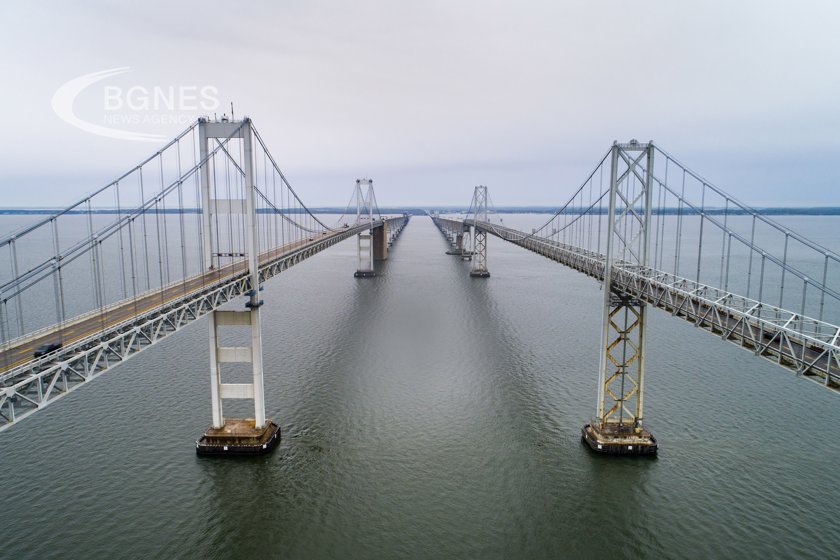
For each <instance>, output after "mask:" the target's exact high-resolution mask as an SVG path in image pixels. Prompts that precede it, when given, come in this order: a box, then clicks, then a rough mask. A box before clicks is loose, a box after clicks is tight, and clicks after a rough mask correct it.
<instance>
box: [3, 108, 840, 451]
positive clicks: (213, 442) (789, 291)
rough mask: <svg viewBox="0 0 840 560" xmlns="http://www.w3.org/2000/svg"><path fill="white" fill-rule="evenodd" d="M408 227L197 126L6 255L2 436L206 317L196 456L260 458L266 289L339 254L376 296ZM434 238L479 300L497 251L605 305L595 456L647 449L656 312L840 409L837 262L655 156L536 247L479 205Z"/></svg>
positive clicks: (234, 130)
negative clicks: (580, 277) (245, 408)
mask: <svg viewBox="0 0 840 560" xmlns="http://www.w3.org/2000/svg"><path fill="white" fill-rule="evenodd" d="M408 219H409V217H408V216H407V215H399V216H383V215H381V213H380V212H379V206H378V203H377V201H376V196H375V192H374V189H373V183H372V181H371V180H369V179H358V180H357V181H356V184H355V185H354V188H353V193H352V195H351V197H350V201H349V202H348V204H347V206H346V208H345V210H344V212H343V214H342V215H340V216H338V217H337V218H336V217H335V216H333V217H332V218H330V219H327V218H326V217H324V216H320V215H318V214H317V213H314V212H313V211H312V210H311V209H310V208H308V207H307V206H306V205H305V204H304V203H303V202H302V201H301V199H300V197H299V196H298V194H297V193H296V191H295V190H294V189H293V188H292V187H291V185H290V184H289V182H288V181H287V180H286V177H285V176H284V175H283V173H282V171H281V170H280V168H279V166H278V164H277V162H276V161H275V159H274V157H273V156H272V154H271V152H270V151H269V150H268V148H267V147H266V144H265V142H264V141H263V139H262V137H261V136H260V134H259V132H258V131H257V129H256V127H255V126H254V124H253V122H252V121H251V120H250V119H243V120H241V121H233V120H229V119H226V118H223V119H221V120H212V121H211V120H209V119H199V120H198V121H197V122H196V123H194V124H192V125H191V126H190V127H188V128H187V129H186V130H185V131H183V132H182V133H181V134H179V135H178V136H177V137H176V138H174V139H173V140H172V141H171V142H169V143H168V144H167V145H165V146H164V147H163V148H161V149H160V150H158V151H157V152H156V153H155V154H153V155H151V156H150V157H149V158H147V159H146V160H144V161H143V162H141V163H140V164H138V165H137V166H135V167H133V168H132V169H130V170H129V171H127V172H126V173H124V174H123V175H121V176H119V177H118V178H117V179H116V180H114V181H112V182H110V183H108V184H106V185H105V186H103V187H102V188H100V189H98V190H96V191H94V192H93V193H92V194H91V195H89V196H87V197H85V198H84V199H82V200H80V201H78V202H76V203H75V204H72V205H70V206H68V207H67V208H64V209H62V210H60V211H57V212H55V213H53V214H51V215H49V216H48V217H45V218H43V219H40V220H36V221H35V222H34V223H32V224H30V225H27V226H26V227H23V228H21V229H20V230H18V231H16V232H15V233H14V234H13V235H9V236H7V237H5V238H3V239H0V252H2V253H4V254H3V255H0V262H4V263H9V266H8V268H3V269H0V430H4V429H8V428H9V427H10V426H13V425H14V424H16V423H17V422H20V421H21V420H23V419H24V418H26V417H28V416H30V415H32V414H35V413H36V412H38V411H40V410H43V409H44V408H45V407H46V406H48V405H49V404H51V403H53V402H54V401H56V400H58V399H59V398H62V397H64V396H66V395H68V394H69V393H71V392H72V391H74V390H75V389H77V388H78V387H81V386H83V385H85V384H87V383H88V382H89V381H91V380H93V379H95V378H97V377H99V376H101V375H102V374H103V373H105V372H107V371H108V370H110V368H112V367H115V366H118V365H119V364H121V363H122V362H124V361H125V360H127V359H129V358H131V357H132V356H134V355H136V354H138V353H140V352H142V351H144V350H147V349H149V348H151V347H152V346H154V345H155V344H156V343H157V342H159V341H160V340H162V339H164V338H166V337H168V336H170V335H172V334H174V333H175V332H177V331H179V330H181V329H182V328H184V327H187V326H188V325H190V324H191V323H193V322H195V321H196V320H197V319H199V318H201V317H204V316H207V317H208V324H209V328H208V339H209V356H210V375H209V381H210V403H211V418H212V423H211V425H210V427H209V428H208V429H207V431H206V432H205V433H204V434H203V436H202V437H201V438H200V439H199V441H198V442H197V444H196V445H197V447H196V449H197V452H199V453H202V454H250V453H262V452H267V451H270V450H271V449H272V448H273V447H274V446H276V444H277V443H278V441H279V437H280V428H279V426H278V424H277V423H275V422H273V421H272V420H271V419H268V418H266V417H265V402H264V393H263V371H262V369H263V366H262V356H263V350H262V339H261V327H260V308H261V306H262V305H263V302H262V300H261V299H260V290H261V289H262V285H263V284H264V283H265V282H266V281H268V280H269V279H270V278H272V277H274V276H276V275H278V274H280V273H281V272H283V271H284V270H286V269H288V268H289V267H291V266H294V265H295V264H297V263H299V262H301V261H303V260H304V259H307V258H310V257H312V256H314V255H316V254H318V253H319V252H321V251H323V250H324V249H326V248H328V247H330V246H332V245H334V244H336V243H339V242H341V241H344V240H347V239H350V238H355V240H356V249H357V251H356V253H357V267H356V270H355V276H356V277H358V278H367V277H371V276H374V275H375V274H376V264H375V263H376V262H377V261H380V260H383V259H386V258H387V256H388V248H389V246H390V245H391V244H392V243H393V242H394V241H395V240H396V239H397V238H398V236H399V235H400V233H401V232H402V230H403V228H404V227H405V226H406V224H407V222H408ZM432 219H433V221H434V223H435V224H436V225H437V227H438V228H439V229H440V231H441V232H442V233H443V234H444V235H445V236H446V237H447V239H448V240H449V241H450V242H451V248H450V250H449V251H447V253H449V254H451V255H455V256H457V257H458V258H461V259H466V260H469V261H470V262H471V264H470V275H471V276H472V277H474V278H476V279H477V280H476V281H492V280H487V279H489V278H490V270H489V265H488V236H494V237H497V238H499V239H502V240H504V241H507V242H510V243H513V244H515V245H518V246H520V247H522V248H524V249H527V250H529V251H532V252H534V253H537V254H539V255H542V256H544V257H546V258H549V259H551V260H553V261H556V262H558V263H560V264H563V265H565V266H567V267H570V268H572V269H575V270H578V271H580V272H582V273H584V274H586V275H588V276H590V277H592V278H593V279H595V280H596V281H598V282H600V283H601V285H602V286H603V287H604V289H603V292H604V296H603V305H602V308H601V309H600V310H599V311H600V313H601V316H602V323H601V325H602V328H601V331H600V333H597V334H596V333H593V336H600V340H601V348H602V351H601V357H600V363H599V366H598V394H597V400H596V402H597V405H596V409H595V416H594V418H592V419H591V421H589V422H588V423H586V424H585V425H584V427H583V429H582V438H583V439H584V441H585V442H586V443H587V444H588V445H589V446H590V447H591V448H592V449H593V450H595V451H599V452H603V453H614V454H652V453H655V452H656V450H657V448H658V442H657V440H656V438H655V437H654V435H653V434H652V433H650V431H649V430H647V429H646V428H645V425H644V381H645V366H644V362H645V348H646V347H647V346H648V345H649V344H650V343H651V341H650V340H647V339H646V337H645V326H646V317H647V313H648V309H649V308H653V309H660V310H663V311H666V312H668V313H671V314H672V315H674V316H675V317H679V318H681V319H683V320H686V321H689V322H691V323H692V324H694V325H696V326H697V327H698V329H700V330H703V331H706V332H709V333H713V334H715V335H717V336H720V337H721V338H722V339H724V340H726V341H729V342H731V343H733V344H736V345H738V346H740V347H742V348H745V349H747V350H749V351H751V352H753V353H754V354H755V355H756V356H757V357H763V358H766V359H770V360H773V361H774V362H775V363H777V364H779V365H780V366H781V367H784V368H787V369H788V370H791V371H793V372H795V373H796V374H797V375H800V376H802V377H805V378H807V379H811V380H814V381H817V382H819V383H821V384H822V385H823V386H824V387H826V388H827V389H829V390H832V391H838V390H840V328H839V327H837V326H836V325H837V324H838V323H840V292H838V288H837V281H838V278H840V256H838V254H837V253H835V252H834V251H832V250H830V249H828V248H825V247H823V246H821V245H820V244H818V243H816V242H814V241H812V240H810V239H808V238H806V237H804V236H802V235H800V234H798V233H796V232H794V231H791V230H790V229H788V228H786V227H784V226H782V225H780V224H779V223H777V222H776V221H774V220H773V219H771V218H770V217H768V216H766V215H763V214H762V213H761V212H759V211H757V210H756V209H754V208H752V207H750V206H748V205H746V204H744V203H742V202H740V201H738V200H736V199H735V198H734V197H732V196H730V195H728V194H727V193H726V192H725V191H723V190H722V189H720V188H719V187H717V186H715V185H713V184H712V183H710V182H709V181H706V180H705V179H703V178H702V177H701V176H700V175H699V174H697V173H695V172H693V171H692V170H690V169H689V168H687V167H686V166H684V165H683V164H682V163H680V162H679V161H678V160H676V159H675V158H674V157H673V156H671V155H670V154H668V153H667V152H665V151H664V150H662V149H661V148H659V147H658V146H656V145H654V144H653V143H640V142H637V141H635V140H633V141H630V142H627V143H614V144H613V146H612V147H611V148H610V149H609V151H608V152H607V153H606V154H605V155H604V156H603V157H602V158H601V159H600V161H599V162H598V164H597V165H596V166H595V168H594V169H593V171H592V172H591V173H590V174H589V175H588V176H587V177H586V179H585V180H584V181H583V182H582V184H581V185H580V187H579V188H578V189H577V190H576V191H575V192H574V193H573V194H572V196H571V198H570V199H569V200H568V201H567V202H566V203H565V204H563V205H562V206H560V207H559V209H558V210H557V212H556V213H554V215H553V216H552V217H551V218H550V219H549V220H547V221H546V222H545V223H544V224H542V226H541V227H539V228H531V231H530V232H528V231H523V230H522V229H517V228H514V227H510V225H509V224H508V225H505V224H504V216H502V215H501V214H498V213H496V212H495V211H494V208H493V204H492V201H491V199H490V195H489V189H488V188H487V187H486V186H478V187H476V188H475V189H474V191H473V197H472V201H471V203H470V206H469V210H468V211H467V212H466V213H463V214H455V215H449V216H440V215H438V214H435V215H433V216H432ZM327 222H330V223H327ZM241 298H244V305H243V301H242V299H241ZM558 305H562V302H558ZM235 328H238V329H240V330H241V331H242V332H243V333H244V332H246V331H247V333H249V334H250V345H249V346H232V347H231V346H224V345H223V343H222V338H221V335H220V333H221V332H222V331H226V330H227V329H235ZM231 363H245V364H250V366H249V367H250V369H251V381H250V382H249V383H226V382H224V381H223V377H224V376H223V374H222V367H223V365H224V364H231ZM593 369H594V368H593ZM227 399H244V400H247V401H251V402H252V403H253V406H254V417H253V418H227V417H225V416H224V413H223V412H224V411H223V406H222V405H223V402H224V401H225V400H227Z"/></svg>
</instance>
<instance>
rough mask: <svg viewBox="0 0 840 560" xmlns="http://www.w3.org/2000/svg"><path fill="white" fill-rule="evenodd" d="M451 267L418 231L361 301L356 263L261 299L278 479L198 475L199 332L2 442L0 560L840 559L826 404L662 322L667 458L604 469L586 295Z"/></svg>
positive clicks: (658, 365) (335, 258) (714, 343)
mask: <svg viewBox="0 0 840 560" xmlns="http://www.w3.org/2000/svg"><path fill="white" fill-rule="evenodd" d="M809 220H813V219H812V218H809ZM834 220H835V221H834V222H833V223H832V224H828V225H833V226H834V227H833V229H832V230H831V231H834V232H836V231H837V227H836V226H837V225H838V220H837V219H834ZM506 221H508V220H506ZM536 221H539V219H537V220H536ZM803 224H804V222H803ZM823 225H825V224H823ZM821 231H822V230H821ZM804 233H807V232H804ZM822 241H824V240H822ZM445 249H446V245H445V242H444V240H443V237H442V236H441V235H440V233H439V232H438V231H437V230H436V229H435V228H434V226H433V225H432V223H431V221H430V220H428V219H427V218H420V217H416V218H414V219H413V220H412V221H411V223H410V224H409V226H408V228H407V229H406V230H405V232H404V233H403V236H402V237H401V238H400V239H399V241H398V242H397V244H396V246H395V247H394V248H393V249H392V252H391V258H390V260H389V261H388V262H387V264H386V265H385V266H384V268H383V269H382V274H381V275H380V276H379V277H377V278H375V279H373V280H356V279H354V278H353V277H352V274H353V271H354V269H355V258H354V253H355V244H353V243H352V242H346V243H343V244H340V245H338V246H336V247H333V248H332V249H330V250H328V251H326V252H324V253H323V254H320V255H318V256H317V257H316V258H313V259H310V260H308V261H306V262H304V263H303V264H301V265H299V266H296V267H295V268H293V269H292V270H290V271H288V272H286V273H283V274H282V275H281V276H280V277H279V278H276V279H274V280H272V281H271V282H269V283H268V285H267V286H266V290H265V293H264V299H265V301H266V306H265V307H264V308H263V309H264V315H263V326H264V333H263V334H264V347H265V362H266V398H267V406H268V414H269V416H270V417H272V418H274V419H275V420H277V421H278V422H279V423H280V424H281V426H282V428H283V439H282V444H281V446H280V447H279V448H278V449H277V450H276V451H275V452H274V454H272V455H270V456H268V457H264V458H256V459H235V460H233V459H223V460H220V459H202V458H198V457H196V456H195V452H194V448H193V446H194V440H195V439H196V438H197V437H198V436H199V435H200V434H201V433H202V431H203V430H204V429H205V428H206V427H207V425H208V423H209V420H210V407H209V387H208V377H209V375H208V367H209V366H208V360H207V334H206V323H205V321H200V323H201V324H197V325H193V326H191V327H190V328H188V329H186V330H185V331H183V332H181V333H179V334H178V335H176V336H174V337H172V338H170V339H168V340H165V341H164V342H162V343H161V344H159V345H158V346H157V347H156V348H155V349H153V350H149V351H146V352H144V353H142V354H140V355H139V356H138V357H136V358H134V359H132V360H131V361H129V362H128V363H126V364H124V365H122V366H120V367H119V368H116V369H114V370H112V371H111V372H110V373H108V374H107V375H105V376H104V377H103V378H101V379H99V380H97V381H96V382H94V383H92V384H91V385H90V386H88V387H85V388H83V389H81V390H79V391H78V392H76V393H74V394H73V395H72V396H69V397H67V398H65V399H62V400H61V401H59V402H58V403H56V404H54V405H52V406H50V407H49V408H48V409H46V410H44V411H43V412H41V413H39V414H37V415H35V416H33V417H31V418H29V419H27V420H26V421H24V422H22V423H21V424H20V425H18V426H16V427H14V428H12V429H11V430H8V431H6V432H3V433H2V434H0V445H1V446H2V456H0V465H2V469H0V504H2V516H3V518H2V527H3V530H2V545H0V551H1V552H0V556H2V557H8V558H22V557H26V558H112V557H131V558H205V557H206V558H225V559H227V558H254V557H263V558H602V557H610V558H828V557H836V556H837V554H838V552H837V551H838V547H840V534H838V531H837V528H836V520H837V519H838V518H840V490H838V489H837V487H836V486H834V478H835V477H836V474H837V465H838V464H840V441H838V438H837V437H836V434H837V433H838V432H840V396H838V395H836V394H834V393H830V392H828V391H826V390H824V389H822V388H821V387H819V386H818V385H816V384H814V383H810V382H807V381H805V380H802V379H797V378H796V377H795V376H794V375H792V374H791V373H788V372H787V371H786V370H783V369H781V368H778V367H777V366H775V365H773V364H771V363H769V362H766V361H764V360H761V359H757V358H755V357H753V356H752V355H751V354H750V353H748V352H745V351H743V350H740V349H738V348H736V347H734V346H732V345H730V344H727V343H724V342H722V341H720V340H719V339H718V338H716V337H714V336H710V335H708V334H705V333H703V332H701V331H699V330H697V329H695V328H694V327H692V326H690V325H688V324H687V323H684V322H682V321H680V320H678V319H674V318H672V317H670V316H669V315H667V314H665V313H661V312H653V313H651V314H650V318H651V324H650V326H649V331H648V336H649V338H648V344H649V346H648V355H647V359H648V362H647V364H648V384H647V391H648V392H647V399H646V404H647V411H646V412H647V414H646V417H647V420H648V426H649V427H650V428H651V429H652V431H653V432H654V433H655V434H656V436H657V437H658V439H659V440H660V442H661V447H660V454H659V456H658V458H657V459H654V460H633V459H631V460H627V459H616V458H605V457H601V456H596V455H594V454H593V453H591V452H589V451H588V449H587V448H585V447H584V446H583V445H582V444H581V443H580V440H579V434H580V432H579V430H580V426H581V425H582V424H583V423H584V422H585V421H586V420H587V419H588V418H589V417H590V416H591V415H592V412H593V410H594V405H595V392H596V368H597V361H598V332H599V326H598V325H599V321H600V317H599V309H600V303H601V292H600V291H599V286H598V284H597V283H596V282H594V281H593V280H590V279H588V278H587V277H585V276H583V275H581V274H579V273H576V272H573V271H569V270H566V269H564V268H563V267H561V266H560V265H557V264H555V263H552V262H550V261H548V260H546V259H544V258H542V257H539V256H537V255H534V254H531V253H528V252H526V251H524V250H522V249H520V248H518V247H516V246H513V245H510V244H505V243H503V242H502V241H499V240H498V239H495V238H492V239H490V246H489V251H490V255H489V267H490V271H491V273H492V274H493V277H492V278H490V279H489V280H488V281H482V280H474V279H470V278H469V277H468V275H467V271H468V266H469V263H463V262H461V261H459V260H456V259H455V258H454V257H449V256H447V255H445V254H444V250H445ZM234 373H235V372H234ZM240 374H241V372H240ZM226 412H228V413H230V414H233V415H235V414H236V413H242V412H243V410H242V409H238V410H237V409H236V407H228V408H227V409H226Z"/></svg>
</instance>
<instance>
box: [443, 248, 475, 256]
mask: <svg viewBox="0 0 840 560" xmlns="http://www.w3.org/2000/svg"><path fill="white" fill-rule="evenodd" d="M446 254H447V255H455V256H457V257H469V256H470V255H472V251H465V250H463V249H449V250H448V251H447V252H446Z"/></svg>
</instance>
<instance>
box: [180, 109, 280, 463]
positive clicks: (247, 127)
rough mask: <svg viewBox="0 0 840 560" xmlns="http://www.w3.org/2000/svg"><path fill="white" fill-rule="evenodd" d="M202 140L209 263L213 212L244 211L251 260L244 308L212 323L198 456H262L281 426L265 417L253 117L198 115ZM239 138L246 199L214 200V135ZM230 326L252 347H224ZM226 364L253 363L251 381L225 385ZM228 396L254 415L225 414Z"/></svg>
mask: <svg viewBox="0 0 840 560" xmlns="http://www.w3.org/2000/svg"><path fill="white" fill-rule="evenodd" d="M198 129H199V142H200V151H201V161H203V162H205V163H204V165H203V166H202V169H201V179H200V183H201V200H202V213H203V220H204V231H203V242H204V247H205V252H204V267H205V269H207V270H211V269H213V267H214V264H215V258H214V256H215V255H218V254H219V248H218V247H217V246H216V236H215V235H213V224H214V217H213V216H214V214H239V215H240V216H241V215H244V218H245V220H244V221H245V232H246V235H245V257H246V259H247V264H248V282H249V286H250V290H249V291H248V292H247V295H248V301H247V302H246V303H245V310H241V311H218V310H216V311H213V312H212V313H210V316H209V325H210V332H209V334H210V405H211V411H212V417H213V424H212V426H210V427H209V428H208V429H207V430H206V431H205V432H204V435H203V436H202V437H201V439H199V440H198V441H197V442H196V453H198V454H199V455H259V454H262V453H268V452H269V451H271V450H272V449H274V447H276V446H277V444H278V443H279V442H280V426H278V425H277V424H275V423H274V422H272V421H271V420H269V419H267V418H266V417H265V393H264V390H263V358H262V330H261V324H260V307H261V306H262V304H263V302H262V300H260V299H259V293H260V291H259V289H260V278H259V262H258V254H257V253H258V247H259V244H258V241H257V236H258V234H259V232H258V228H257V211H256V208H257V205H256V192H255V191H256V187H255V184H254V166H253V159H254V155H253V138H254V137H253V129H252V128H251V120H250V119H248V118H245V119H244V120H243V121H240V122H235V121H229V122H210V121H208V120H207V119H199V125H198ZM227 138H232V139H234V138H236V139H241V141H242V150H243V154H244V160H243V165H242V167H243V171H244V175H245V186H246V189H245V197H246V198H245V199H214V198H212V196H213V193H214V189H213V188H212V185H211V182H210V176H211V173H210V166H211V165H212V162H211V161H208V160H207V155H208V153H209V152H210V151H211V150H210V142H211V140H214V139H222V140H224V139H227ZM225 326H239V327H248V328H249V329H250V331H251V337H250V338H251V345H250V346H242V347H226V346H222V345H221V343H220V339H219V328H220V327H225ZM224 363H250V364H251V370H252V375H253V378H252V381H251V383H223V382H222V369H221V365H222V364H224ZM223 399H246V400H252V401H253V402H254V417H253V418H225V417H224V415H223V414H222V400H223Z"/></svg>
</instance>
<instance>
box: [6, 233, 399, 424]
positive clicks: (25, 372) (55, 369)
mask: <svg viewBox="0 0 840 560" xmlns="http://www.w3.org/2000/svg"><path fill="white" fill-rule="evenodd" d="M407 221H408V217H400V218H392V219H388V220H383V221H377V222H374V224H373V227H388V228H389V231H391V232H392V235H393V237H392V239H391V240H392V241H393V239H395V238H396V236H398V235H399V233H400V232H401V231H402V229H403V228H404V227H405V224H406V223H407ZM390 222H394V223H396V224H397V225H395V226H393V229H392V226H391V224H390ZM370 228H371V225H370V224H363V225H358V226H354V227H351V228H348V229H345V230H339V231H337V232H335V233H333V234H330V235H329V236H324V237H323V238H321V239H316V240H315V241H313V242H310V243H308V244H306V245H303V246H300V247H297V248H294V249H292V250H291V251H289V252H287V253H283V254H280V255H277V256H272V257H271V258H270V259H269V260H267V261H266V260H264V262H263V263H262V264H261V265H260V270H259V278H260V282H264V281H266V280H268V279H270V278H272V277H274V276H276V275H278V274H280V273H281V272H283V271H284V270H287V269H288V268H290V267H292V266H294V265H296V264H298V263H300V262H302V261H304V260H305V259H307V258H309V257H311V256H313V255H315V254H317V253H319V252H321V251H323V250H324V249H327V248H329V247H331V246H332V245H335V244H336V243H339V242H341V241H344V240H345V239H348V238H350V237H352V236H354V235H357V234H358V233H359V232H361V231H365V230H368V229H370ZM264 255H265V253H264ZM250 290H251V280H250V278H249V276H248V273H247V271H242V272H239V273H237V274H235V275H232V276H230V277H228V278H226V279H222V280H219V281H217V282H215V283H213V284H210V285H208V286H205V287H202V288H200V289H198V290H195V291H193V292H191V293H187V294H185V295H184V296H183V297H181V298H179V299H178V300H177V301H173V302H170V303H168V304H166V305H163V306H161V307H158V308H156V309H153V310H151V311H148V312H146V313H143V314H140V315H137V316H135V317H133V318H132V319H130V320H127V321H124V322H122V323H119V324H116V325H113V326H111V327H109V328H107V329H106V330H103V331H99V332H97V333H96V334H94V335H91V336H90V337H87V338H85V339H82V340H80V341H78V342H75V343H73V344H69V345H67V346H65V347H64V348H62V349H61V351H60V352H59V353H58V355H57V356H52V357H50V358H49V359H48V360H34V361H32V362H29V363H27V364H24V365H21V366H18V367H16V368H13V369H11V370H9V371H8V372H5V373H3V374H2V375H0V431H2V430H4V429H6V428H8V427H9V426H12V425H14V424H16V423H17V422H20V421H21V420H22V419H24V418H26V417H27V416H29V415H31V414H34V413H35V412H37V411H39V410H41V409H43V408H44V407H46V406H47V405H49V404H50V403H52V402H54V401H56V400H58V399H59V398H61V397H63V396H65V395H67V394H68V393H70V392H72V391H74V390H76V389H77V388H79V387H82V386H84V385H86V384H87V383H88V382H89V381H92V380H93V379H96V378H97V377H99V376H100V375H102V374H103V373H105V372H107V371H108V370H110V369H111V368H113V367H114V366H116V365H119V364H121V363H123V362H125V361H126V360H128V359H129V358H131V357H133V356H135V355H136V354H137V353H139V352H140V351H142V350H145V349H146V348H149V347H151V346H153V345H155V344H157V343H158V342H160V341H161V340H163V339H164V338H166V337H168V336H169V335H171V334H174V333H176V332H178V331H179V330H181V329H182V328H184V327H185V326H187V325H189V324H190V323H192V322H194V321H195V320H197V319H199V318H201V317H203V316H204V315H207V314H208V313H210V312H212V311H214V310H216V309H218V308H220V307H221V306H223V305H224V304H226V303H228V302H229V301H231V300H232V299H234V298H236V297H239V296H243V295H246V294H248V293H249V292H250Z"/></svg>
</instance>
